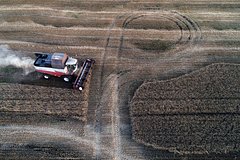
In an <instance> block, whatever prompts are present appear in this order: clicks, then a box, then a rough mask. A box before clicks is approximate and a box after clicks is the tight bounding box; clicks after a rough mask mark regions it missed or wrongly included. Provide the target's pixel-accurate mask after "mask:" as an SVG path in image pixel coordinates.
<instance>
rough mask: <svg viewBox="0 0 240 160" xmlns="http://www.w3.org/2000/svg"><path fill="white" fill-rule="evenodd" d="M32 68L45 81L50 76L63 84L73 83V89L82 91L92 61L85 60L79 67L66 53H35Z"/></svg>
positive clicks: (76, 61) (89, 72)
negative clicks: (59, 78) (57, 78)
mask: <svg viewBox="0 0 240 160" xmlns="http://www.w3.org/2000/svg"><path fill="white" fill-rule="evenodd" d="M35 55H36V57H37V58H36V60H35V62H34V68H35V69H36V71H37V72H40V73H42V74H43V77H44V78H45V79H49V78H50V77H51V76H55V77H61V78H63V80H64V81H65V82H73V88H74V89H78V90H80V91H82V90H83V89H84V84H85V82H86V81H87V80H88V79H89V76H90V74H91V70H92V67H93V64H94V63H95V61H94V60H92V59H86V60H85V61H84V63H83V65H82V66H81V67H80V65H79V63H78V60H77V59H75V58H72V57H69V56H68V55H67V54H66V53H53V54H51V53H35Z"/></svg>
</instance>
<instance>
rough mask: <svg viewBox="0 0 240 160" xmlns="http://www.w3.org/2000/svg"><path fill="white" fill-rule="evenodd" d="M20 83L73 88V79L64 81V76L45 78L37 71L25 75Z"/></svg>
mask: <svg viewBox="0 0 240 160" xmlns="http://www.w3.org/2000/svg"><path fill="white" fill-rule="evenodd" d="M18 83H20V84H27V85H36V86H44V87H55V88H68V89H71V88H73V87H72V81H70V82H64V81H63V79H62V78H59V77H53V76H52V77H50V79H48V80H46V79H44V78H43V75H42V74H40V73H37V72H31V73H29V74H28V75H25V76H24V78H23V79H22V80H21V81H19V82H18Z"/></svg>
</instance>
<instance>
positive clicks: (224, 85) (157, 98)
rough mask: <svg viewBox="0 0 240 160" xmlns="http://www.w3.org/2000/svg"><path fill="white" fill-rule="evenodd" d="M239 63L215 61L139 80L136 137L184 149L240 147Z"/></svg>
mask: <svg viewBox="0 0 240 160" xmlns="http://www.w3.org/2000/svg"><path fill="white" fill-rule="evenodd" d="M239 69H240V65H231V64H214V65H210V66H208V67H206V68H204V69H201V70H200V71H197V72H194V73H191V74H189V75H184V76H182V77H179V78H175V79H172V80H166V81H158V82H146V83H144V84H142V85H141V86H140V88H139V89H138V90H137V91H136V93H135V95H134V97H133V99H132V103H131V109H130V111H131V112H130V113H131V116H132V127H133V137H134V139H136V140H137V141H139V142H142V143H144V144H147V145H152V146H153V147H156V148H164V149H167V150H172V151H174V152H177V153H182V154H183V153H188V154H192V153H196V154H197V153H198V154H199V153H200V154H204V153H208V154H211V153H229V152H239V138H238V134H239V133H238V131H239V129H240V126H239V122H240V114H239V102H240V101H239V96H240V95H239V88H240V86H239V84H240V83H239V78H240V74H239Z"/></svg>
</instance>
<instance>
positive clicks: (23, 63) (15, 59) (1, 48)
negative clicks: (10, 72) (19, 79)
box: [0, 45, 34, 75]
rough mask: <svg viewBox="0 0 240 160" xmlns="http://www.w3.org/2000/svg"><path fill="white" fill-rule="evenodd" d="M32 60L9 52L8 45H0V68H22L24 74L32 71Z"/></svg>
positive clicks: (16, 52)
mask: <svg viewBox="0 0 240 160" xmlns="http://www.w3.org/2000/svg"><path fill="white" fill-rule="evenodd" d="M33 63H34V59H32V58H31V57H26V56H24V55H23V54H22V53H21V52H18V51H13V50H11V49H10V48H9V47H8V45H0V68H3V67H7V66H14V67H16V68H22V69H23V71H24V74H26V75H27V74H29V73H30V72H33V71H34V67H33Z"/></svg>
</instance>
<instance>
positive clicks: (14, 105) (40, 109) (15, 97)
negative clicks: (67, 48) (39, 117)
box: [0, 84, 88, 119]
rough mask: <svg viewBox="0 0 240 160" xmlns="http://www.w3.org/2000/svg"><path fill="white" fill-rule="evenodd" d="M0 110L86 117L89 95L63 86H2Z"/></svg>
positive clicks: (0, 87) (0, 89) (78, 117)
mask: <svg viewBox="0 0 240 160" xmlns="http://www.w3.org/2000/svg"><path fill="white" fill-rule="evenodd" d="M0 92H1V95H0V103H1V106H0V111H3V112H18V113H41V114H49V115H60V116H68V117H75V118H77V119H82V118H84V117H85V118H86V115H87V106H88V103H87V95H86V94H80V92H79V91H75V90H72V89H63V88H49V87H40V86H31V85H21V84H5V85H4V84H2V85H1V86H0Z"/></svg>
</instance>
